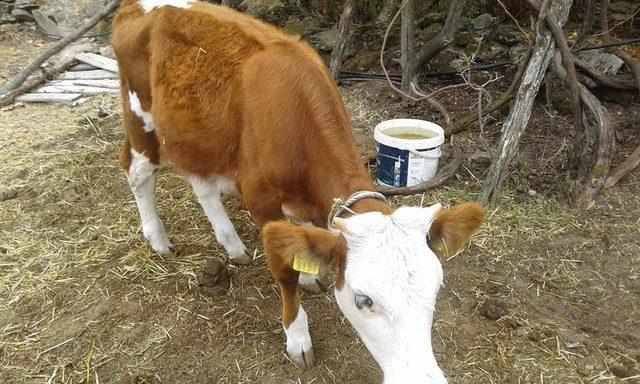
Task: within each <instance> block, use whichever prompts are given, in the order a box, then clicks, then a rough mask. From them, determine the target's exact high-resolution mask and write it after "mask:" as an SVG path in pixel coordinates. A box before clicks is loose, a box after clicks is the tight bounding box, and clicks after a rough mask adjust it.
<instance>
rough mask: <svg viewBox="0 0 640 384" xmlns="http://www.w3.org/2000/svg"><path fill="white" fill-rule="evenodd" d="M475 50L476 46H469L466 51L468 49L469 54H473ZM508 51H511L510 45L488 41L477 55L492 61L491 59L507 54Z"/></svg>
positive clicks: (486, 60)
mask: <svg viewBox="0 0 640 384" xmlns="http://www.w3.org/2000/svg"><path fill="white" fill-rule="evenodd" d="M475 50H476V48H475V47H472V46H469V47H467V48H466V49H465V51H468V52H467V55H471V54H473V52H475ZM508 52H509V47H507V46H505V45H502V44H499V43H487V44H483V45H482V46H481V47H480V49H479V50H478V54H477V56H476V57H477V58H478V59H480V61H485V62H490V61H495V59H496V58H498V57H499V56H506V55H507V54H508Z"/></svg>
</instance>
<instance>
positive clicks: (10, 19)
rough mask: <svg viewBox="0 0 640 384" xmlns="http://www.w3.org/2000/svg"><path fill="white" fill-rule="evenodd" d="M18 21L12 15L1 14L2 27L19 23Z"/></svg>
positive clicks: (0, 22)
mask: <svg viewBox="0 0 640 384" xmlns="http://www.w3.org/2000/svg"><path fill="white" fill-rule="evenodd" d="M17 22H18V20H17V19H16V18H15V17H13V15H11V14H10V13H5V14H0V25H2V24H13V23H17Z"/></svg>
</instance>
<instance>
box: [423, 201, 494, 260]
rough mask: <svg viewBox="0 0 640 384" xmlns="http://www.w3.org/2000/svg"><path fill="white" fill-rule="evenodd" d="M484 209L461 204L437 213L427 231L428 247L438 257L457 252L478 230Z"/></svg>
mask: <svg viewBox="0 0 640 384" xmlns="http://www.w3.org/2000/svg"><path fill="white" fill-rule="evenodd" d="M483 217H484V209H483V208H482V206H480V205H479V204H478V203H472V202H469V203H463V204H459V205H456V206H455V207H453V208H452V209H443V210H440V212H438V214H437V215H436V218H435V219H434V220H433V223H432V224H431V228H430V229H429V237H428V242H429V247H430V248H431V249H432V250H433V251H434V252H435V253H436V254H437V255H438V257H441V258H442V257H447V256H449V255H453V254H455V253H456V252H458V251H459V250H460V249H461V248H462V247H463V246H464V245H465V244H466V243H467V242H468V241H469V238H471V235H473V233H474V232H475V231H476V230H478V228H479V227H480V224H482V219H483Z"/></svg>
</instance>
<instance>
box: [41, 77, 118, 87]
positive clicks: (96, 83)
mask: <svg viewBox="0 0 640 384" xmlns="http://www.w3.org/2000/svg"><path fill="white" fill-rule="evenodd" d="M49 85H51V86H75V85H86V86H89V87H101V88H111V89H120V80H115V79H108V80H104V79H103V80H83V79H81V80H53V81H51V82H49V83H47V84H45V86H49Z"/></svg>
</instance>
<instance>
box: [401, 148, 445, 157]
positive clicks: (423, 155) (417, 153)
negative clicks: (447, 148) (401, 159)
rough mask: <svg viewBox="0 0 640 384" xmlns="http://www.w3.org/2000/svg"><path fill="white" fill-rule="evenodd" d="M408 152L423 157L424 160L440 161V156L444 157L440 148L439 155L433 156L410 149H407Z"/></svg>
mask: <svg viewBox="0 0 640 384" xmlns="http://www.w3.org/2000/svg"><path fill="white" fill-rule="evenodd" d="M407 151H409V152H411V153H412V154H414V155H415V156H418V157H422V158H423V159H439V158H440V156H441V155H442V150H441V149H440V148H439V147H438V152H437V155H436V154H431V153H422V152H418V151H416V150H415V149H410V148H407Z"/></svg>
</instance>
